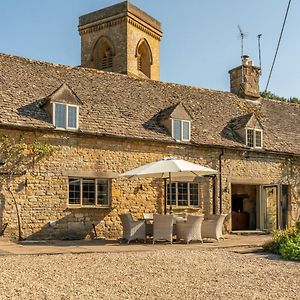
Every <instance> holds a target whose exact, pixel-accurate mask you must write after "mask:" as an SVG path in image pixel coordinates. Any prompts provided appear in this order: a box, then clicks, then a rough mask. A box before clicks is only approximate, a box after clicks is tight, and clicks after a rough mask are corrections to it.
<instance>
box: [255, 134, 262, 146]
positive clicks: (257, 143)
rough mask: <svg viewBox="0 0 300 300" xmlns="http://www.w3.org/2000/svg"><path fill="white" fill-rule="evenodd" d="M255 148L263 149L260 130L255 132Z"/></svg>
mask: <svg viewBox="0 0 300 300" xmlns="http://www.w3.org/2000/svg"><path fill="white" fill-rule="evenodd" d="M255 147H259V148H261V147H262V132H261V131H259V130H256V131H255Z"/></svg>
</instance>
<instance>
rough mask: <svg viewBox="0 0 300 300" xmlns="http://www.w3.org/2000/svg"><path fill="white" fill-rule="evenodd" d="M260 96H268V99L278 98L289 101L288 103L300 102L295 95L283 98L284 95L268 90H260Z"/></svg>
mask: <svg viewBox="0 0 300 300" xmlns="http://www.w3.org/2000/svg"><path fill="white" fill-rule="evenodd" d="M260 96H261V97H262V98H268V99H273V100H279V101H283V102H289V103H298V104H300V99H299V98H297V97H290V98H285V97H281V96H278V95H276V94H274V93H272V92H270V91H267V92H261V93H260Z"/></svg>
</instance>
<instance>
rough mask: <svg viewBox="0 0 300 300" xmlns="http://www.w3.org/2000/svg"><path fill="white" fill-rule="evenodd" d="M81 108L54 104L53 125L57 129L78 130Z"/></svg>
mask: <svg viewBox="0 0 300 300" xmlns="http://www.w3.org/2000/svg"><path fill="white" fill-rule="evenodd" d="M78 116H79V107H78V106H77V105H71V104H65V103H57V102H55V103H53V125H54V126H55V127H56V128H57V129H72V130H76V129H78Z"/></svg>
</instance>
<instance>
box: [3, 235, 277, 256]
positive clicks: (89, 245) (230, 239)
mask: <svg viewBox="0 0 300 300" xmlns="http://www.w3.org/2000/svg"><path fill="white" fill-rule="evenodd" d="M270 239H271V236H270V235H251V236H240V235H227V236H226V238H225V240H224V241H223V240H221V241H219V242H218V241H212V240H211V241H207V242H204V243H203V244H202V243H190V244H188V245H187V244H184V243H173V244H172V245H171V244H167V243H156V244H155V245H153V244H152V243H151V241H149V242H148V243H146V244H144V243H136V242H131V243H130V244H129V245H128V244H126V243H120V241H118V240H78V241H23V242H19V243H14V242H12V241H8V240H0V255H1V256H3V255H51V254H52V255H53V254H65V253H110V252H136V251H159V250H167V249H176V250H181V249H193V250H194V249H199V250H201V249H220V248H239V247H246V248H259V247H261V246H262V245H263V244H264V243H265V242H267V241H269V240H270Z"/></svg>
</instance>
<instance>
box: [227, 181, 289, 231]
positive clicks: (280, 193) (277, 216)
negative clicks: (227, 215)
mask: <svg viewBox="0 0 300 300" xmlns="http://www.w3.org/2000/svg"><path fill="white" fill-rule="evenodd" d="M289 191H290V188H289V186H288V185H281V184H274V185H251V184H248V185H247V184H232V185H231V220H232V230H233V231H235V230H264V231H269V232H270V231H272V230H274V229H278V228H285V227H286V226H287V225H288V208H289V206H288V204H289V195H290V192H289Z"/></svg>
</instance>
